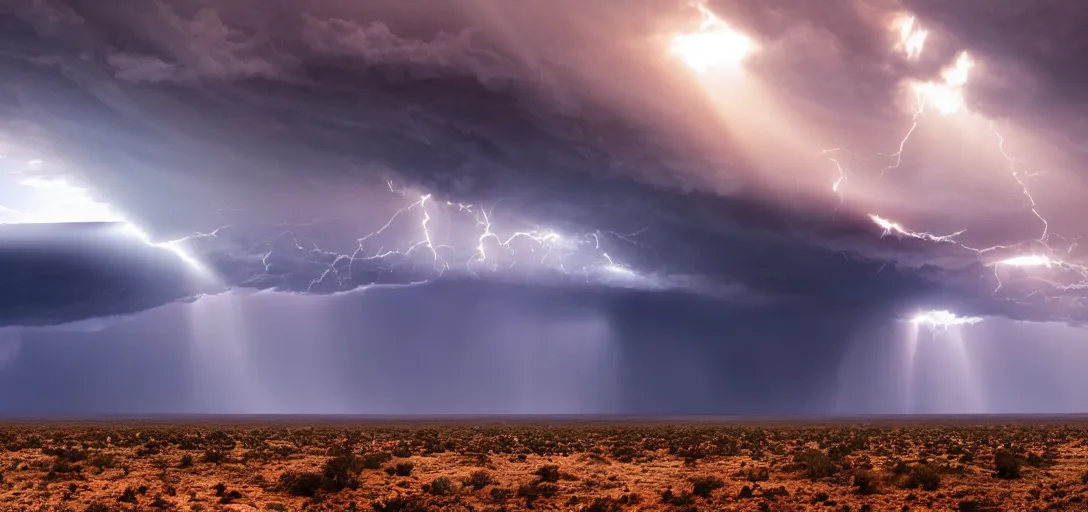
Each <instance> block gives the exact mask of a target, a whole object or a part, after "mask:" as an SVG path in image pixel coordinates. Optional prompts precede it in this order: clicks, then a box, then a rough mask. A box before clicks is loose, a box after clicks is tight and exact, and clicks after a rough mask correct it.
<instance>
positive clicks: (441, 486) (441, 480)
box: [427, 476, 453, 496]
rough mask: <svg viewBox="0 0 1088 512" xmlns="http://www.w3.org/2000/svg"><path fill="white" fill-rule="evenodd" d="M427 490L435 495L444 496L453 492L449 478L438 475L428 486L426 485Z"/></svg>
mask: <svg viewBox="0 0 1088 512" xmlns="http://www.w3.org/2000/svg"><path fill="white" fill-rule="evenodd" d="M427 492H429V493H431V494H433V495H435V496H446V495H448V494H450V493H451V492H453V483H452V482H450V479H449V478H446V477H444V476H440V477H438V478H435V479H434V481H432V482H431V484H430V486H429V487H427Z"/></svg>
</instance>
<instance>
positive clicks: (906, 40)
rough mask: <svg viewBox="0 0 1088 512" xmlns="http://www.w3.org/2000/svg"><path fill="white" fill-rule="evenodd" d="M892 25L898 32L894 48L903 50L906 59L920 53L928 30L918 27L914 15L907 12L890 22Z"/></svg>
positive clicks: (916, 56)
mask: <svg viewBox="0 0 1088 512" xmlns="http://www.w3.org/2000/svg"><path fill="white" fill-rule="evenodd" d="M892 27H893V28H894V29H896V30H897V32H898V34H899V42H898V43H897V44H896V49H898V50H899V51H901V52H903V55H904V56H905V57H906V58H907V59H910V60H914V59H917V58H918V57H919V56H920V55H921V54H922V49H923V48H925V44H926V37H928V36H929V32H928V31H926V30H923V29H921V28H919V26H918V22H917V20H916V19H915V18H914V16H911V15H908V14H903V15H900V16H899V17H897V18H896V19H895V21H894V22H892Z"/></svg>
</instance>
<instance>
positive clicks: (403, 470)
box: [393, 462, 416, 476]
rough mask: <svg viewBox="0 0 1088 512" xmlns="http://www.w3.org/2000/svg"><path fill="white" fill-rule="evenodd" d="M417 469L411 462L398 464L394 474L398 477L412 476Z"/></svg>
mask: <svg viewBox="0 0 1088 512" xmlns="http://www.w3.org/2000/svg"><path fill="white" fill-rule="evenodd" d="M415 467H416V465H415V464H412V463H411V462H398V463H397V465H396V466H395V467H394V468H393V472H394V473H395V474H396V475H397V476H409V475H411V474H412V469H414V468H415Z"/></svg>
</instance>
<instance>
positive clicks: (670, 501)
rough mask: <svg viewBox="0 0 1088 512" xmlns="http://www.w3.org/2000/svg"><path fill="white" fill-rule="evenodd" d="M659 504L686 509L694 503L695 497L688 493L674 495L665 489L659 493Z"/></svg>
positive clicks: (670, 490)
mask: <svg viewBox="0 0 1088 512" xmlns="http://www.w3.org/2000/svg"><path fill="white" fill-rule="evenodd" d="M661 503H664V504H666V505H672V506H674V507H687V506H690V505H692V504H694V503H695V495H694V494H692V493H690V492H685V493H681V494H676V493H674V492H672V489H665V491H664V492H662V493H661Z"/></svg>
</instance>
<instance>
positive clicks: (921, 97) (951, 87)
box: [818, 15, 1088, 325]
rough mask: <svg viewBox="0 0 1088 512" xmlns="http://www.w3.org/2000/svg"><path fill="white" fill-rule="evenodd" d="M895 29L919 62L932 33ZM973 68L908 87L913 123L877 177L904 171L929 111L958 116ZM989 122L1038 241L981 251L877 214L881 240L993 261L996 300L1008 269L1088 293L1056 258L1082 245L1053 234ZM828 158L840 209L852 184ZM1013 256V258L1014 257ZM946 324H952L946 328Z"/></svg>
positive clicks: (953, 68)
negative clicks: (1050, 276)
mask: <svg viewBox="0 0 1088 512" xmlns="http://www.w3.org/2000/svg"><path fill="white" fill-rule="evenodd" d="M893 28H894V29H895V31H896V34H897V36H898V41H897V43H896V49H897V50H899V51H900V52H902V54H903V56H904V57H905V58H906V59H907V60H908V61H914V60H917V59H918V58H919V57H920V56H921V54H922V51H923V49H924V47H925V41H926V38H927V36H928V32H927V31H926V30H924V29H922V28H921V27H920V26H919V25H918V23H917V20H916V19H915V18H914V17H913V16H909V15H903V16H900V17H899V18H898V19H897V20H896V21H895V22H894V23H893ZM974 66H975V62H974V59H972V57H971V56H970V55H969V54H968V53H966V52H961V53H959V55H958V56H957V58H956V59H955V61H954V62H952V63H951V64H950V65H948V66H946V67H945V68H944V69H942V70H941V73H940V76H939V77H938V79H936V80H928V81H908V82H907V86H908V90H909V91H910V92H911V93H913V101H914V106H913V110H912V112H911V116H910V124H909V125H908V127H907V129H906V130H905V134H904V136H903V137H902V138H901V139H900V140H899V143H898V145H897V148H896V150H895V151H894V152H892V153H890V154H883V155H882V156H884V157H888V158H891V159H892V161H891V162H890V163H889V164H888V165H886V166H884V167H883V168H882V169H881V170H880V172H879V173H878V174H877V177H878V178H879V177H883V176H884V175H885V173H887V172H888V171H890V170H893V169H897V168H899V167H900V166H901V164H902V163H903V159H904V154H905V151H906V149H907V147H908V144H909V142H910V140H911V136H912V135H913V134H914V133H915V132H916V130H917V128H918V127H919V125H920V124H921V122H922V120H923V117H924V116H925V115H926V114H927V113H928V112H929V111H930V110H932V111H934V112H935V113H937V114H938V115H940V116H947V115H952V114H955V113H957V112H959V111H960V110H962V109H963V108H964V105H965V102H964V89H965V86H966V84H967V82H968V79H969V77H970V72H971V70H972V68H974ZM988 123H989V128H990V131H991V132H992V133H993V135H994V137H995V138H996V141H997V144H996V148H997V151H998V153H999V154H1000V155H1001V157H1002V158H1003V159H1004V161H1005V168H1006V170H1007V172H1008V174H1009V175H1010V176H1011V177H1012V179H1013V181H1014V182H1015V183H1016V184H1017V185H1018V186H1019V188H1020V190H1021V193H1022V194H1023V196H1024V197H1025V198H1026V201H1027V206H1028V209H1029V211H1030V212H1031V214H1032V215H1033V216H1034V217H1035V218H1036V219H1038V221H1039V223H1040V224H1041V228H1042V229H1041V233H1040V234H1039V236H1038V238H1037V239H1035V240H1026V241H1021V242H1017V243H1012V244H1000V245H994V246H990V247H981V248H980V247H972V246H968V245H965V244H963V243H960V242H959V241H958V240H957V237H958V236H960V235H962V234H963V233H964V232H965V230H960V231H957V232H955V233H951V234H942V235H938V234H933V233H931V232H927V231H915V230H912V229H908V228H906V227H905V226H904V225H903V224H901V223H899V222H896V221H894V220H891V219H888V218H886V217H883V216H881V215H879V214H876V213H871V214H869V219H870V220H871V221H872V222H873V224H874V225H876V226H877V227H879V228H880V230H881V233H880V236H881V237H885V236H889V235H891V236H896V237H900V238H911V239H916V240H922V241H925V242H932V243H948V244H954V245H956V246H958V247H960V248H962V249H964V250H966V251H970V252H972V253H974V255H975V257H977V258H979V259H980V260H988V261H989V262H988V263H985V264H986V265H987V266H990V267H992V268H993V273H994V278H995V280H996V282H997V285H996V287H995V289H994V292H993V295H995V296H996V295H997V293H998V292H999V291H1000V290H1001V289H1002V287H1003V286H1004V283H1003V281H1002V278H1001V272H1002V271H1001V270H1000V269H1005V268H1008V269H1013V268H1016V269H1024V270H1028V269H1040V270H1049V271H1051V272H1065V273H1068V274H1069V275H1071V276H1077V278H1078V279H1079V282H1078V283H1076V284H1073V285H1062V284H1059V283H1055V282H1053V281H1051V280H1047V279H1044V278H1042V277H1039V276H1030V277H1029V279H1031V280H1034V281H1038V282H1042V283H1047V284H1049V285H1051V286H1053V287H1055V288H1057V289H1064V290H1070V289H1088V268H1086V267H1084V266H1082V265H1078V264H1074V263H1070V262H1068V261H1064V260H1062V259H1060V258H1058V257H1057V256H1056V255H1057V253H1058V252H1059V251H1058V249H1056V248H1055V247H1053V246H1052V245H1051V244H1050V242H1051V240H1052V239H1060V240H1063V241H1065V242H1067V243H1068V245H1067V246H1066V247H1065V249H1064V252H1065V254H1072V252H1073V250H1074V249H1075V248H1076V247H1077V245H1078V239H1070V238H1066V237H1062V236H1060V235H1057V234H1055V233H1053V232H1051V230H1050V223H1049V221H1048V220H1047V219H1046V217H1045V216H1044V215H1043V213H1042V211H1041V210H1040V207H1039V204H1038V202H1037V201H1036V198H1035V196H1034V195H1033V194H1032V191H1031V188H1030V186H1029V180H1030V179H1032V178H1034V177H1035V174H1030V173H1026V172H1024V171H1022V170H1021V169H1020V166H1021V164H1022V161H1021V160H1020V159H1018V158H1016V157H1014V156H1012V155H1010V154H1009V152H1008V151H1007V149H1006V145H1005V138H1004V136H1003V135H1002V134H1001V133H1000V132H999V131H998V129H997V126H996V123H995V122H994V121H993V120H988ZM839 151H842V149H841V148H832V149H827V150H823V151H821V152H819V153H818V154H819V155H830V154H833V153H837V152H839ZM827 158H828V160H829V161H830V162H831V163H832V164H833V165H834V167H835V171H836V174H835V176H834V178H833V180H832V182H831V186H830V189H831V192H832V193H834V194H835V195H836V196H838V198H839V205H840V206H841V205H842V204H843V201H844V200H845V198H844V194H843V186H844V185H845V184H846V183H847V181H848V179H849V176H848V174H847V172H846V169H845V166H844V165H843V164H842V162H841V161H840V160H839V159H838V158H835V157H827ZM1033 244H1034V245H1035V246H1036V247H1035V250H1034V251H1033V252H1031V253H1024V252H1023V250H1024V249H1025V248H1026V247H1027V246H1029V245H1033ZM999 252H1000V253H1005V254H1006V256H1005V257H1003V258H998V259H993V258H992V256H990V255H991V254H996V253H999ZM1009 253H1011V255H1010V254H1009ZM1036 294H1039V295H1043V296H1045V294H1044V293H1042V292H1041V291H1039V290H1036V291H1033V292H1031V294H1029V296H1030V295H1036ZM946 314H947V315H952V314H951V313H948V312H930V314H927V316H923V317H919V318H921V320H920V321H921V323H928V324H930V325H934V324H941V323H942V322H955V321H956V320H955V317H954V315H952V317H949V316H947V315H946ZM945 325H947V323H946V324H945Z"/></svg>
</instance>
